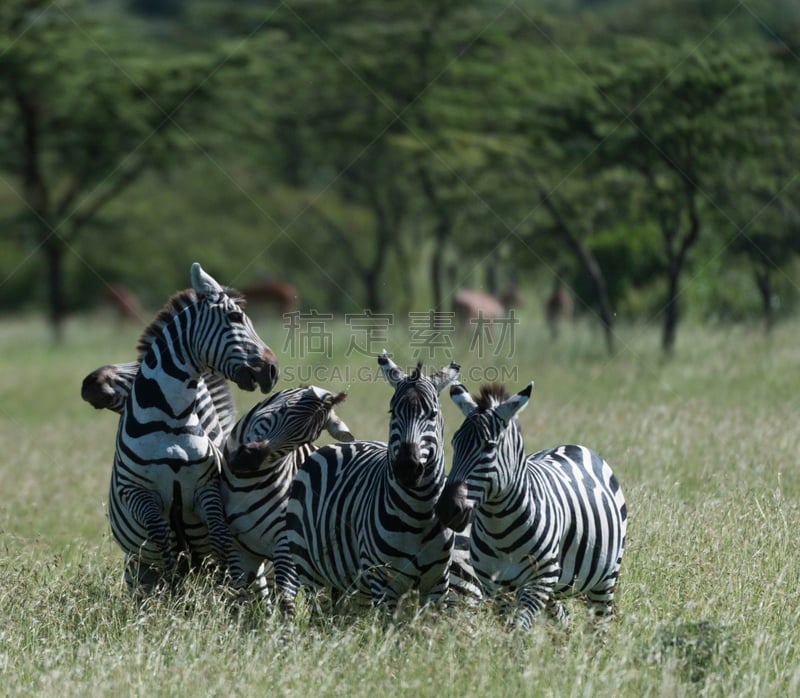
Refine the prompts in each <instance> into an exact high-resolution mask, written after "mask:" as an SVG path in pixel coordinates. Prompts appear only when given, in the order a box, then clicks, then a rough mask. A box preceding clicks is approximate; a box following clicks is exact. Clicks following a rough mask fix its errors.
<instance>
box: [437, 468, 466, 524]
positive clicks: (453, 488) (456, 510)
mask: <svg viewBox="0 0 800 698" xmlns="http://www.w3.org/2000/svg"><path fill="white" fill-rule="evenodd" d="M434 511H435V512H436V516H438V517H439V521H441V522H442V525H444V526H447V528H452V529H453V530H454V531H463V530H464V529H465V528H466V527H467V524H468V523H469V519H470V515H471V514H472V506H471V505H470V503H469V501H468V500H467V483H466V482H464V481H463V480H454V481H448V482H446V483H445V486H444V489H443V490H442V494H441V496H440V497H439V500H438V501H437V502H436V507H435V508H434Z"/></svg>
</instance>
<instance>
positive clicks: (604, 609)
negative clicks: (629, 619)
mask: <svg viewBox="0 0 800 698" xmlns="http://www.w3.org/2000/svg"><path fill="white" fill-rule="evenodd" d="M616 583H617V580H616V575H615V576H614V577H611V578H607V579H606V580H604V583H601V586H600V587H595V588H594V589H590V590H589V591H587V592H586V603H587V605H588V607H589V613H590V616H591V618H590V623H591V627H592V630H594V631H595V632H597V633H599V634H602V635H604V634H605V633H606V632H607V631H608V626H609V623H610V621H611V620H612V619H613V617H614V590H615V588H616Z"/></svg>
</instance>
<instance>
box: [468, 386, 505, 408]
mask: <svg viewBox="0 0 800 698" xmlns="http://www.w3.org/2000/svg"><path fill="white" fill-rule="evenodd" d="M509 397H510V396H509V394H508V392H507V391H506V389H505V386H503V385H502V384H500V383H486V384H485V385H482V386H481V392H480V394H479V395H477V396H473V399H474V400H475V402H476V403H477V404H478V409H479V410H480V411H481V412H485V411H486V410H489V409H491V408H492V407H497V406H498V405H499V404H500V403H501V402H505V401H506V400H508V398H509Z"/></svg>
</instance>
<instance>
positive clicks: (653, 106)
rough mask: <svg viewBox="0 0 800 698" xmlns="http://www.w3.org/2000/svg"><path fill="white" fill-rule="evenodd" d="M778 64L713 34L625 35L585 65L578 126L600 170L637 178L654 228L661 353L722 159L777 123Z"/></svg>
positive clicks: (667, 345)
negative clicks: (665, 38) (588, 80)
mask: <svg viewBox="0 0 800 698" xmlns="http://www.w3.org/2000/svg"><path fill="white" fill-rule="evenodd" d="M775 67H776V66H775V65H774V63H773V62H770V61H769V59H768V57H767V56H766V54H765V53H764V52H763V51H758V50H751V49H748V48H740V49H730V48H728V47H725V46H721V45H715V44H713V42H711V41H710V40H709V41H708V42H707V43H706V44H704V45H703V46H697V45H691V46H683V47H680V48H674V47H670V46H667V45H664V44H661V43H658V42H654V41H641V40H629V41H621V42H620V43H619V45H618V46H617V47H615V48H614V50H613V51H612V52H610V53H608V54H607V55H606V60H605V62H603V63H598V61H597V60H596V59H595V60H594V61H593V65H592V67H591V68H589V67H587V69H586V70H587V72H589V71H591V72H590V74H591V77H592V81H593V83H594V86H595V87H594V92H595V95H594V98H593V99H591V100H584V102H583V104H582V107H583V109H582V111H583V117H582V119H581V121H582V123H580V122H579V123H575V124H574V127H575V128H582V130H583V132H584V133H585V134H587V135H589V137H590V138H591V139H592V140H593V141H594V142H595V144H596V162H597V165H598V167H599V168H601V169H605V168H609V167H612V168H617V167H625V168H629V169H630V170H631V171H632V172H635V173H637V174H638V175H639V176H640V177H641V180H642V184H643V186H642V187H641V188H640V189H639V190H638V195H639V201H638V203H637V205H638V207H639V212H640V215H641V216H642V218H643V219H648V220H655V221H656V222H657V224H658V227H659V230H660V235H661V249H662V261H663V274H664V277H665V281H666V287H667V291H666V298H665V299H664V304H663V325H662V340H661V343H662V348H663V349H664V351H665V352H671V351H672V349H673V347H674V344H675V337H676V331H677V325H678V319H679V305H680V299H681V290H680V280H681V275H682V273H683V272H684V270H685V268H686V266H687V262H688V260H689V255H690V252H691V250H692V249H693V248H694V247H695V245H696V244H697V242H698V240H699V239H700V235H701V233H702V232H703V229H704V227H706V228H707V227H708V223H709V212H710V211H711V210H713V209H714V208H715V207H716V206H717V204H716V203H715V201H714V199H713V192H714V191H715V184H716V182H717V181H718V178H719V177H720V176H724V175H723V173H721V172H720V163H721V162H722V161H730V160H731V159H734V158H741V157H745V156H750V157H756V156H763V153H761V151H760V147H761V144H760V143H759V139H757V138H754V137H752V134H754V133H756V132H760V131H761V130H763V129H765V128H766V129H769V130H772V129H775V128H779V127H780V124H778V123H774V122H773V123H770V122H769V119H770V118H771V115H772V114H773V113H775V112H774V111H773V110H772V109H771V105H773V104H777V103H778V101H779V99H780V97H779V94H778V92H777V91H776V90H774V89H773V87H774V86H773V85H770V84H769V83H768V81H765V78H766V77H767V76H769V75H770V71H772V70H774V69H775ZM765 120H766V121H765ZM743 134H750V135H749V136H745V137H743ZM704 220H705V222H706V225H705V226H704Z"/></svg>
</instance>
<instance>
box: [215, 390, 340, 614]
mask: <svg viewBox="0 0 800 698" xmlns="http://www.w3.org/2000/svg"><path fill="white" fill-rule="evenodd" d="M344 398H345V395H344V393H338V394H335V393H332V392H330V391H328V390H323V389H322V388H318V387H317V386H313V385H312V386H308V387H303V388H289V389H286V390H281V391H280V392H277V393H275V394H274V395H271V396H270V397H269V398H267V399H266V400H264V401H263V402H260V403H258V404H257V405H255V406H254V407H252V408H251V409H250V411H249V412H248V413H247V414H246V415H244V417H242V418H241V419H240V420H239V421H238V422H237V423H236V426H235V427H234V428H233V431H231V433H230V435H229V436H228V439H227V442H226V444H225V458H224V459H223V461H222V477H221V480H220V489H221V492H222V502H223V506H224V508H225V516H226V519H227V521H228V524H229V526H230V528H231V533H232V535H233V549H232V552H231V555H230V560H229V563H230V572H231V575H232V577H233V579H234V583H235V584H236V585H237V587H239V588H240V589H243V588H244V587H246V586H248V585H250V584H251V583H252V582H253V581H254V580H256V579H257V580H258V584H257V587H258V588H259V589H260V590H261V594H262V597H263V598H264V600H266V598H267V597H266V578H265V576H264V573H263V571H262V569H261V566H262V563H264V562H265V561H269V562H273V561H275V560H276V559H278V560H280V559H281V558H283V559H284V560H285V561H287V562H289V550H288V546H287V544H286V536H285V535H284V526H285V513H286V502H287V500H288V498H289V488H290V486H291V482H292V478H293V477H294V475H295V473H296V472H297V469H298V468H299V467H300V465H301V464H302V463H303V461H304V460H305V459H306V458H307V457H308V455H309V454H310V453H313V452H314V451H316V450H317V447H316V446H315V445H314V443H313V442H314V441H316V440H317V439H318V438H319V436H320V434H321V433H322V430H323V429H326V430H327V431H328V433H329V434H331V436H333V437H334V438H335V439H338V440H339V441H352V440H353V435H352V434H351V433H350V430H349V429H348V427H347V425H346V424H345V423H344V422H343V421H342V420H341V419H340V418H339V417H338V415H337V414H336V412H335V411H334V405H337V404H339V403H341V402H342V400H344ZM279 543H280V544H279Z"/></svg>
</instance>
